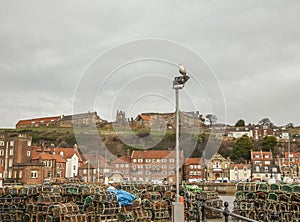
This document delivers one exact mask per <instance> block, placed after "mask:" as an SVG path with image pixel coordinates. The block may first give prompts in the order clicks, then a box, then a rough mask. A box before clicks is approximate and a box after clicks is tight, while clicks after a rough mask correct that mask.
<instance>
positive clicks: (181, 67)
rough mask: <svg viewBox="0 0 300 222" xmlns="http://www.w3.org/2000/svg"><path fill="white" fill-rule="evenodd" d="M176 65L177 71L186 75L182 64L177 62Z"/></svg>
mask: <svg viewBox="0 0 300 222" xmlns="http://www.w3.org/2000/svg"><path fill="white" fill-rule="evenodd" d="M178 67H179V73H180V74H181V75H183V76H185V75H186V70H185V68H184V66H183V64H179V65H178Z"/></svg>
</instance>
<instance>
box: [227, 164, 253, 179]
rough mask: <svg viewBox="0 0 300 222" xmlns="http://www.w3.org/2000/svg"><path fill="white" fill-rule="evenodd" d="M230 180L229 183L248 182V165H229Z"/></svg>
mask: <svg viewBox="0 0 300 222" xmlns="http://www.w3.org/2000/svg"><path fill="white" fill-rule="evenodd" d="M229 178H230V180H231V181H250V180H251V166H250V164H234V163H232V164H230V177H229Z"/></svg>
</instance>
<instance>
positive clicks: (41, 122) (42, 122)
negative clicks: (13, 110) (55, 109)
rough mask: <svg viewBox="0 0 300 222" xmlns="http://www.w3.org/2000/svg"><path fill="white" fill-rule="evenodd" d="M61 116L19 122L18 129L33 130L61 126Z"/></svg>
mask: <svg viewBox="0 0 300 222" xmlns="http://www.w3.org/2000/svg"><path fill="white" fill-rule="evenodd" d="M59 120H60V116H51V117H41V118H34V119H25V120H19V121H18V122H17V124H16V128H17V129H20V128H31V127H39V126H56V125H58V124H59Z"/></svg>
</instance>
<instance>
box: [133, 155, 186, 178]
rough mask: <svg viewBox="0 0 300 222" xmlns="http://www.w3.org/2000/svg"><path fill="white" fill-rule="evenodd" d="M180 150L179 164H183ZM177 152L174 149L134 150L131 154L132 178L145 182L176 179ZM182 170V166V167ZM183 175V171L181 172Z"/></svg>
mask: <svg viewBox="0 0 300 222" xmlns="http://www.w3.org/2000/svg"><path fill="white" fill-rule="evenodd" d="M183 158H184V157H183V151H182V150H180V155H179V164H180V166H182V164H183ZM175 167H176V152H175V151H174V150H144V151H139V150H138V151H137V150H134V151H133V152H132V154H131V178H130V179H131V180H132V181H144V182H158V181H164V180H167V181H170V182H173V181H175V179H176V176H175V175H176V173H175V171H176V168H175ZM180 171H181V168H180ZM179 175H181V172H180V174H179ZM181 179H182V178H181V176H180V178H179V180H180V181H181Z"/></svg>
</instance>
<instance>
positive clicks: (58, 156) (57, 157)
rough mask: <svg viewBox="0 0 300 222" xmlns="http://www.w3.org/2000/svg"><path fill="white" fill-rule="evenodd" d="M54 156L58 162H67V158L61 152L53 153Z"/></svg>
mask: <svg viewBox="0 0 300 222" xmlns="http://www.w3.org/2000/svg"><path fill="white" fill-rule="evenodd" d="M52 156H53V157H54V158H55V159H56V162H57V163H65V162H66V160H65V159H64V158H63V157H62V156H61V155H59V154H52Z"/></svg>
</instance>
